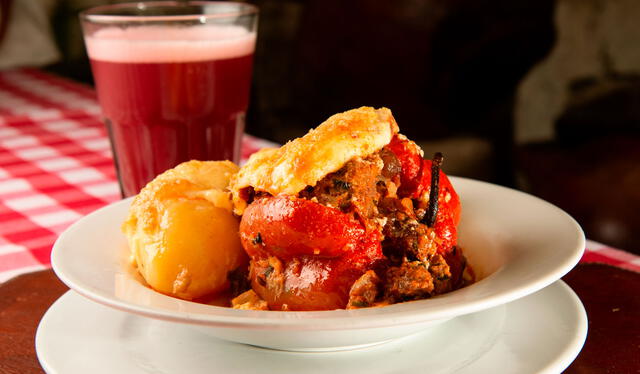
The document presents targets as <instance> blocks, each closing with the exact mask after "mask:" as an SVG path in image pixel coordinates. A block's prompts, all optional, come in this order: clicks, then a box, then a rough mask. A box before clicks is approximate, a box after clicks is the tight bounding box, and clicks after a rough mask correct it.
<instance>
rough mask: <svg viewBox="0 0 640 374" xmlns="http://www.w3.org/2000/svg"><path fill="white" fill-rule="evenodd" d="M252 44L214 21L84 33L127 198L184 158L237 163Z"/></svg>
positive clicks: (239, 32) (249, 38)
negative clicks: (211, 23) (180, 26)
mask: <svg viewBox="0 0 640 374" xmlns="http://www.w3.org/2000/svg"><path fill="white" fill-rule="evenodd" d="M194 29H198V30H196V31H194ZM141 37H143V38H141ZM140 39H143V40H140ZM167 40H168V41H167ZM254 44H255V34H253V33H249V32H247V31H245V30H243V29H240V28H233V27H224V28H219V27H212V26H208V27H199V28H198V27H194V28H191V29H188V28H186V29H185V28H183V29H170V28H167V27H164V28H162V27H150V26H147V27H138V28H131V29H125V30H122V29H113V28H109V29H104V30H101V31H100V32H98V33H96V34H94V35H93V36H92V37H91V38H87V49H88V52H89V56H90V58H91V66H92V70H93V75H94V78H95V82H96V88H97V91H98V98H99V101H100V105H101V107H102V111H103V115H104V117H105V122H106V124H107V128H108V130H109V134H110V136H111V142H112V145H113V151H114V157H115V158H116V160H115V161H116V167H117V170H118V176H119V179H120V182H121V187H122V189H123V194H124V195H125V196H130V195H133V194H136V193H138V192H139V191H140V189H141V188H142V187H144V185H145V184H146V183H148V182H149V181H150V180H152V179H153V178H154V177H155V176H156V175H158V174H160V173H162V172H163V171H165V170H167V169H169V168H172V167H174V166H176V165H177V164H179V163H181V162H183V161H188V160H192V159H198V160H233V161H234V162H238V161H239V151H240V141H241V137H242V134H243V130H244V120H245V113H246V110H247V106H248V98H249V88H250V84H251V68H252V60H253V49H254Z"/></svg>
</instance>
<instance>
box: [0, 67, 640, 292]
mask: <svg viewBox="0 0 640 374" xmlns="http://www.w3.org/2000/svg"><path fill="white" fill-rule="evenodd" d="M273 145H274V144H273V143H269V142H267V141H264V140H261V139H258V138H255V137H252V136H248V135H247V136H245V138H244V142H243V149H242V158H243V159H244V160H246V158H248V157H249V155H250V154H252V153H253V152H255V151H256V150H258V149H260V148H263V147H266V146H273ZM119 198H120V195H119V190H118V184H117V181H116V175H115V170H114V168H113V164H112V159H111V150H110V146H109V141H108V139H107V135H106V133H105V130H104V128H103V126H102V123H101V121H100V119H99V107H98V104H97V103H96V100H95V93H94V92H93V90H91V89H90V88H88V87H85V86H82V85H79V84H77V83H73V82H70V81H67V80H65V79H61V78H58V77H54V76H51V75H48V74H45V73H42V72H40V71H37V70H32V69H21V70H14V71H8V72H2V73H0V282H2V281H4V280H7V279H9V278H10V277H12V276H14V275H17V274H20V273H25V272H29V271H34V270H40V269H45V268H47V267H49V256H50V253H51V246H52V245H53V242H54V241H55V239H56V238H57V236H58V235H59V234H60V233H61V232H62V231H63V230H64V229H65V228H67V227H68V226H69V225H70V224H71V223H73V222H74V221H76V220H77V219H79V218H80V217H82V216H84V215H86V214H88V213H89V212H92V211H94V210H96V209H98V208H100V207H102V206H104V205H106V204H109V203H111V202H113V201H116V200H118V199H119ZM587 247H588V249H587V252H586V253H585V256H584V257H583V261H586V262H604V263H608V264H612V265H615V266H619V267H622V268H626V269H630V270H636V271H640V257H637V256H634V255H632V254H630V253H627V252H623V251H620V250H616V249H613V248H608V247H605V246H603V245H601V244H598V243H595V242H588V245H587Z"/></svg>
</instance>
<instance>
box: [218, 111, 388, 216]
mask: <svg viewBox="0 0 640 374" xmlns="http://www.w3.org/2000/svg"><path fill="white" fill-rule="evenodd" d="M397 132H398V125H397V123H396V121H395V119H394V118H393V115H391V111H390V110H389V109H387V108H380V109H374V108H371V107H361V108H358V109H353V110H349V111H346V112H344V113H338V114H335V115H333V116H331V117H329V119H327V120H326V121H324V122H323V123H322V124H321V125H320V126H318V127H317V128H315V129H312V130H310V131H309V132H308V133H307V134H306V135H305V136H303V137H301V138H298V139H295V140H293V141H290V142H288V143H287V144H285V145H284V146H282V147H280V148H277V149H263V150H261V151H259V152H257V153H255V154H253V155H252V156H251V157H250V158H249V161H248V162H247V164H246V165H245V166H243V167H242V168H240V171H239V172H238V174H236V175H235V176H234V177H233V178H232V179H231V183H230V185H229V188H230V190H231V192H232V194H233V203H234V212H235V213H236V214H239V215H240V214H242V212H243V211H244V208H245V206H246V202H245V201H243V200H242V199H241V197H240V191H241V190H242V189H243V188H246V187H249V186H251V187H253V188H254V189H255V190H256V191H265V192H268V193H270V194H271V195H278V194H288V195H295V194H297V193H298V192H300V191H301V190H302V189H304V188H305V187H306V186H315V185H316V183H317V182H318V181H319V180H320V179H322V178H323V177H324V176H325V175H327V174H329V173H333V172H334V171H337V170H339V169H340V168H341V167H342V166H343V165H344V164H345V163H346V162H348V161H349V160H351V159H353V158H355V157H366V156H367V155H370V154H371V153H373V152H376V151H378V150H380V149H381V148H382V147H384V146H385V145H387V144H389V142H390V141H391V139H392V138H393V135H394V134H396V133H397Z"/></svg>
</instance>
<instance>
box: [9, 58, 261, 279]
mask: <svg viewBox="0 0 640 374" xmlns="http://www.w3.org/2000/svg"><path fill="white" fill-rule="evenodd" d="M267 146H274V144H273V143H270V142H267V141H265V140H261V139H258V138H255V137H252V136H250V135H246V136H245V138H244V139H243V148H242V158H243V161H244V160H246V158H248V157H249V155H251V154H252V153H253V152H255V151H257V150H258V149H260V148H263V147H267ZM119 198H120V193H119V188H118V183H117V179H116V175H115V169H114V167H113V161H112V158H111V149H110V146H109V140H108V138H107V135H106V132H105V129H104V127H103V125H102V122H101V121H100V119H99V107H98V104H97V102H96V99H95V93H94V92H93V90H91V89H90V88H88V87H85V86H82V85H79V84H77V83H73V82H69V81H67V80H65V79H61V78H58V77H55V76H51V75H48V74H45V73H42V72H40V71H37V70H32V69H21V70H14V71H7V72H2V73H0V282H2V281H4V280H7V279H9V278H10V277H12V276H14V275H17V274H20V273H23V272H28V271H33V270H39V269H44V268H47V267H48V266H49V256H50V254H51V246H52V245H53V242H54V241H55V239H56V238H57V236H58V235H59V234H60V233H61V232H62V231H63V230H64V229H65V228H67V227H68V226H69V225H70V224H71V223H73V222H75V221H76V220H77V219H79V218H80V217H82V216H84V215H86V214H88V213H90V212H92V211H94V210H96V209H98V208H100V207H102V206H104V205H106V204H109V203H111V202H113V201H116V200H118V199H119Z"/></svg>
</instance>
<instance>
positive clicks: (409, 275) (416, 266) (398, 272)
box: [384, 261, 434, 302]
mask: <svg viewBox="0 0 640 374" xmlns="http://www.w3.org/2000/svg"><path fill="white" fill-rule="evenodd" d="M433 289H434V285H433V278H432V276H431V273H430V272H429V270H428V269H427V264H426V263H424V262H421V261H411V262H403V263H402V264H401V265H400V266H393V267H390V268H389V269H388V270H387V273H386V282H385V284H384V295H385V298H387V299H392V300H393V301H394V302H400V301H406V300H417V299H424V298H426V297H429V296H431V293H432V292H433Z"/></svg>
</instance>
